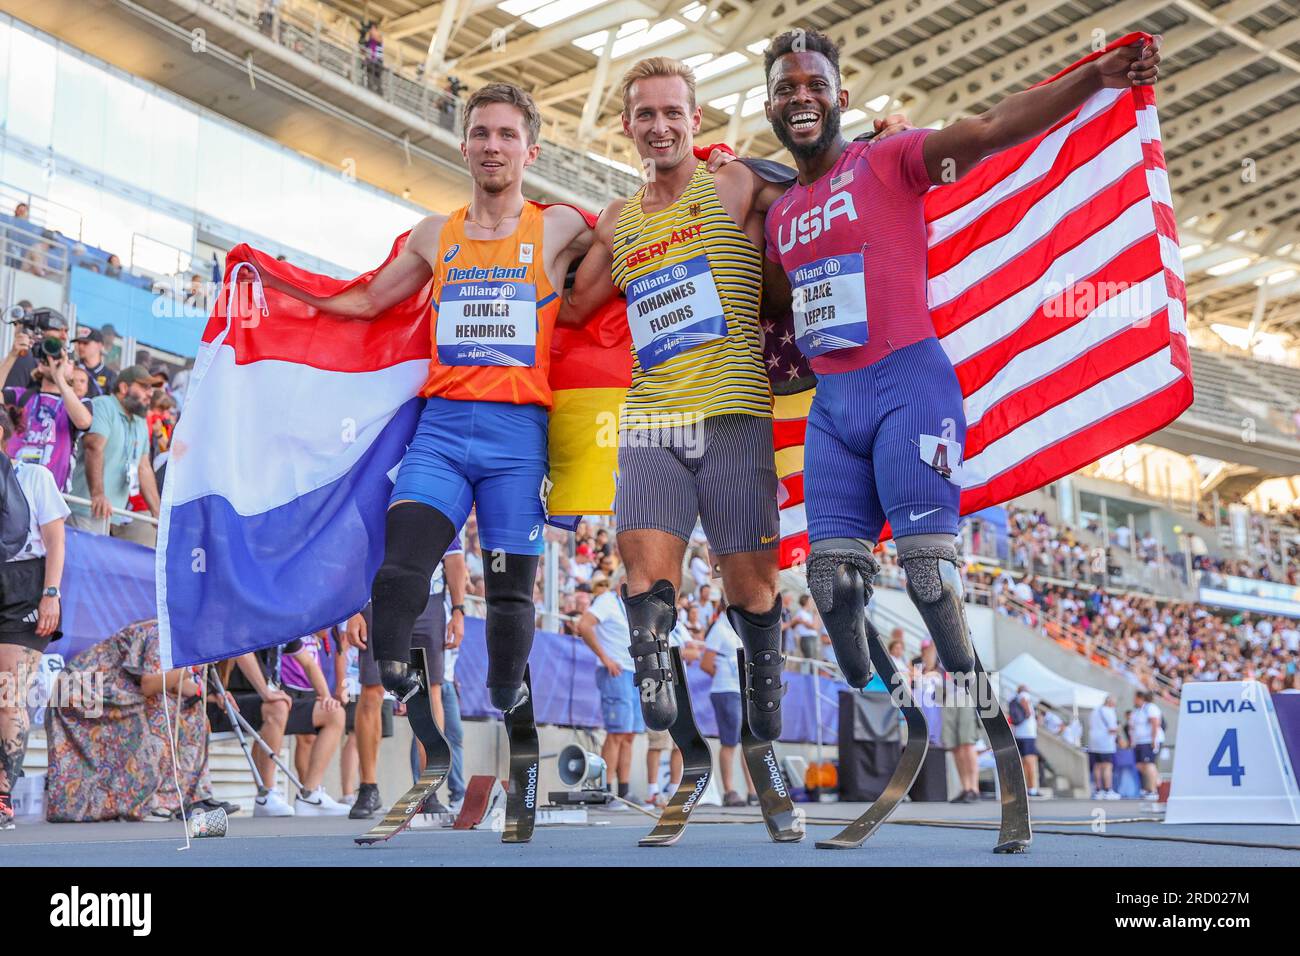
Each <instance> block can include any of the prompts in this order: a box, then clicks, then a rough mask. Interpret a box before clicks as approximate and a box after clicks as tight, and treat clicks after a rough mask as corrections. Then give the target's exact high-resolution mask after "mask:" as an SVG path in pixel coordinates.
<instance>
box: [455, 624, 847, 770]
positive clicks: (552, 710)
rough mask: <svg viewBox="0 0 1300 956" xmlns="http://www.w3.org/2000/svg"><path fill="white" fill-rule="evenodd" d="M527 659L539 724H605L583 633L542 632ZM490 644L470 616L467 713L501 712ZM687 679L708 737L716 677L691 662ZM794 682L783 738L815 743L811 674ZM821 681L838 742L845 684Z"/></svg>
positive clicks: (825, 715)
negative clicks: (494, 700)
mask: <svg viewBox="0 0 1300 956" xmlns="http://www.w3.org/2000/svg"><path fill="white" fill-rule="evenodd" d="M528 663H529V666H530V668H531V672H532V682H533V696H534V700H533V708H534V712H535V714H536V716H537V722H538V723H540V724H564V725H567V726H574V727H601V726H603V723H602V721H601V716H600V695H599V693H598V692H597V690H596V668H597V667H598V666H600V665H599V664H597V662H596V655H595V654H593V653H592V652H591V651H590V650H588V648H587V645H586V644H584V643H582V641H581V640H580V639H579V638H576V637H569V636H568V635H566V634H556V633H554V632H552V631H538V632H537V637H536V639H535V640H534V642H533V652H532V654H530V655H529V658H528ZM486 679H487V644H486V642H485V640H484V635H483V620H482V618H474V617H472V618H469V619H468V620H466V621H465V641H464V643H463V644H462V645H461V654H460V659H459V660H458V661H457V662H456V687H457V689H458V690H459V692H460V712H461V716H463V717H491V718H499V717H500V716H501V712H500V711H498V710H496V709H495V708H494V707H492V705H491V704H490V703H489V702H488V695H487V688H486V687H485V686H484V683H483V682H484V681H485V680H486ZM686 680H687V682H688V683H689V684H690V688H691V702H692V704H693V705H694V708H695V720H696V723H698V724H699V727H700V731H701V732H702V733H703V734H705V736H716V735H717V732H718V723H717V720H716V719H715V717H714V715H713V706H712V704H711V703H710V701H709V685H710V683H711V682H712V678H711V677H709V675H708V674H706V673H704V672H703V671H702V670H700V668H699V665H698V664H688V665H687V667H686ZM785 680H786V683H787V684H789V685H790V690H789V692H788V693H787V694H786V695H785V700H784V701H782V704H781V711H782V730H783V733H782V734H781V739H782V740H785V741H790V742H796V741H807V742H815V741H816V739H817V720H816V714H817V701H816V700H815V698H814V697H813V686H814V685H813V677H812V675H811V674H791V673H787V674H786V675H785ZM818 680H819V681H820V684H821V692H822V700H821V723H822V742H823V743H828V744H834V743H835V741H836V740H838V739H839V738H838V733H839V707H838V705H837V703H836V702H837V701H838V700H839V692H840V690H842V689H844V688H845V687H846V685H844V684H839V683H836V682H834V681H830V680H827V679H826V678H824V677H823V678H818Z"/></svg>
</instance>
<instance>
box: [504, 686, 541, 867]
mask: <svg viewBox="0 0 1300 956" xmlns="http://www.w3.org/2000/svg"><path fill="white" fill-rule="evenodd" d="M524 691H525V693H526V694H527V699H526V700H524V701H523V703H520V704H516V705H515V706H514V707H512V708H511V709H510V713H508V714H506V715H505V721H506V737H507V738H508V739H509V741H510V789H509V790H508V791H507V792H506V826H505V829H504V830H503V831H502V832H501V842H502V843H527V842H528V841H529V840H531V839H532V838H533V828H534V827H535V826H536V825H537V771H538V762H539V760H540V759H541V757H540V753H539V751H538V746H537V724H536V723H535V722H534V719H533V682H532V678H531V675H530V673H529V669H528V666H527V665H524Z"/></svg>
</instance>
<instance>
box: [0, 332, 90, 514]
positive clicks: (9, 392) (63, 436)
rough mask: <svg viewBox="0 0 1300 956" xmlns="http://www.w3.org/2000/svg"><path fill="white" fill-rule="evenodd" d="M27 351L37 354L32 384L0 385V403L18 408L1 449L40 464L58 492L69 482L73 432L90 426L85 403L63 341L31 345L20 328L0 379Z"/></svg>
mask: <svg viewBox="0 0 1300 956" xmlns="http://www.w3.org/2000/svg"><path fill="white" fill-rule="evenodd" d="M29 354H34V355H35V356H36V367H35V370H34V371H33V372H32V373H31V379H32V380H31V383H30V384H29V385H28V386H27V387H26V388H5V389H4V402H5V404H6V405H12V406H14V408H15V409H16V410H17V417H16V425H17V430H16V432H15V434H14V436H13V437H12V438H11V439H10V440H9V442H8V444H7V445H6V447H5V451H6V452H7V453H8V455H9V457H10V458H12V459H14V460H15V461H22V462H27V463H29V464H35V465H44V466H45V467H46V468H48V469H49V471H50V473H51V474H52V475H53V476H54V484H55V486H56V487H57V488H59V489H60V490H62V489H64V488H66V487H67V486H68V476H69V473H70V472H71V470H72V450H73V446H74V445H75V444H76V439H77V435H78V433H79V432H83V431H86V430H87V429H89V428H90V423H91V412H90V406H89V403H83V402H82V400H81V399H79V398H78V397H77V394H76V390H75V388H74V387H73V382H72V371H73V366H72V361H71V359H69V358H68V356H67V355H66V354H65V353H64V351H63V342H62V341H61V340H60V339H59V338H57V337H56V336H53V335H47V336H45V337H44V338H42V339H41V340H40V344H39V345H38V346H35V347H33V345H32V337H31V335H30V334H29V333H28V332H27V331H26V330H25V329H24V330H20V331H18V332H15V333H14V344H13V348H11V349H10V350H9V354H8V355H6V356H5V358H4V360H3V361H0V378H3V377H4V376H5V375H7V374H8V372H9V370H10V369H11V368H12V367H13V366H14V365H15V364H17V362H18V361H19V360H20V359H22V358H23V357H25V356H27V355H29Z"/></svg>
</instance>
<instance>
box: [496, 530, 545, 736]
mask: <svg viewBox="0 0 1300 956" xmlns="http://www.w3.org/2000/svg"><path fill="white" fill-rule="evenodd" d="M485 557H486V560H485V561H484V567H483V586H484V590H485V591H486V594H487V622H486V628H485V630H486V632H487V653H488V669H487V688H488V696H489V698H490V699H491V701H492V706H494V707H496V708H497V709H499V710H501V711H509V710H511V709H512V708H514V707H515V706H517V705H518V704H519V703H520V702H521V701H522V700H523V698H524V694H525V692H524V686H523V684H524V668H525V667H527V666H528V653H529V651H531V650H532V649H533V631H534V625H535V623H536V613H537V612H536V609H535V608H534V607H533V581H534V580H536V578H537V564H538V562H539V561H540V558H539V557H538V556H537V555H535V554H493V555H491V556H485Z"/></svg>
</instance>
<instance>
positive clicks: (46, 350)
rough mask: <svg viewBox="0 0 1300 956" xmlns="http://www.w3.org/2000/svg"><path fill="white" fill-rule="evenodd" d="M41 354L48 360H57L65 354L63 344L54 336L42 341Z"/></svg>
mask: <svg viewBox="0 0 1300 956" xmlns="http://www.w3.org/2000/svg"><path fill="white" fill-rule="evenodd" d="M41 354H42V355H43V356H45V357H46V358H48V359H56V358H58V357H59V356H60V355H62V354H63V343H62V342H60V341H59V340H58V339H56V338H55V337H54V336H52V335H51V336H47V337H46V338H43V339H41Z"/></svg>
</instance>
